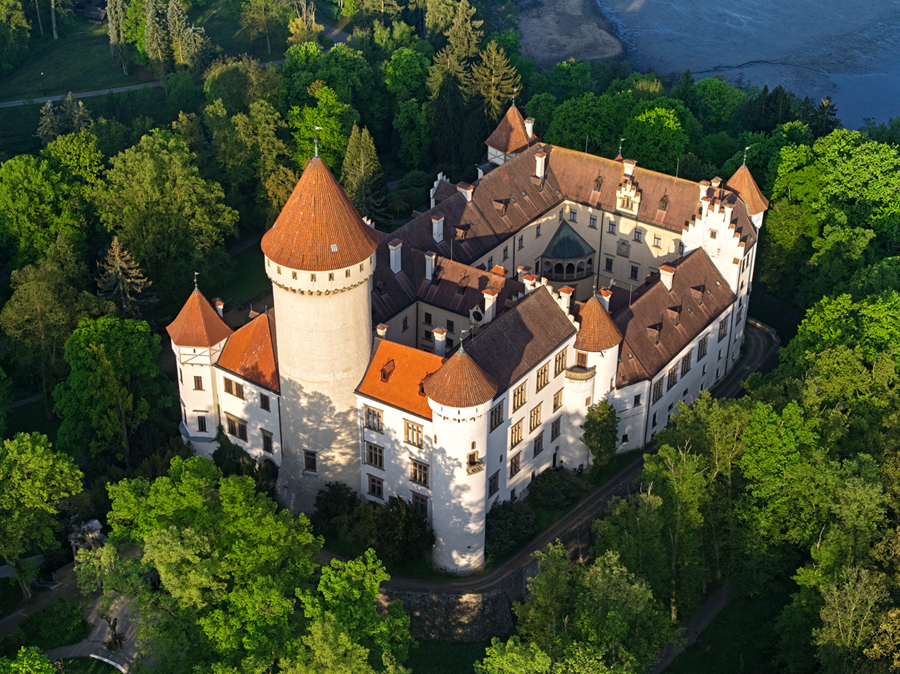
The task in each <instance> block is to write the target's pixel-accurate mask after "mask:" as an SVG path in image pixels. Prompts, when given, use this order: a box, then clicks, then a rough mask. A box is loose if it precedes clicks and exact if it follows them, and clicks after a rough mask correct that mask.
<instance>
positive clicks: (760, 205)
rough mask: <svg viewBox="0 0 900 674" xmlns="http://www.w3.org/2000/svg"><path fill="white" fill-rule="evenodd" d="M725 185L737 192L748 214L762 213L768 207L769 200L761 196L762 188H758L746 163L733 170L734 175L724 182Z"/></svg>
mask: <svg viewBox="0 0 900 674" xmlns="http://www.w3.org/2000/svg"><path fill="white" fill-rule="evenodd" d="M725 187H728V188H729V189H732V190H734V191H735V192H737V194H738V196H739V197H740V198H741V200H742V201H743V202H744V203H745V204H746V205H747V212H748V213H749V214H750V215H756V214H757V213H763V212H765V211H766V210H767V209H768V208H769V200H768V199H766V198H765V197H764V196H763V193H762V190H760V189H759V186H758V185H757V184H756V181H755V180H754V179H753V176H752V175H751V174H750V169H748V168H747V166H746V165H743V166H741V167H740V168H739V169H738V170H737V171H735V172H734V175H733V176H731V178H729V180H728V182H727V183H725Z"/></svg>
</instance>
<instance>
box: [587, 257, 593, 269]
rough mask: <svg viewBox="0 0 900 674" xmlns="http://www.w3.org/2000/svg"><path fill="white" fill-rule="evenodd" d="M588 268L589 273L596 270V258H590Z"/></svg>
mask: <svg viewBox="0 0 900 674" xmlns="http://www.w3.org/2000/svg"><path fill="white" fill-rule="evenodd" d="M587 268H588V271H591V270H592V269H593V268H594V258H592V257H589V258H588V260H587Z"/></svg>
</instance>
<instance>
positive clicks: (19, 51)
mask: <svg viewBox="0 0 900 674" xmlns="http://www.w3.org/2000/svg"><path fill="white" fill-rule="evenodd" d="M30 36H31V24H29V23H28V19H26V18H25V12H24V11H23V9H22V3H21V0H0V73H8V72H9V71H11V70H12V69H13V68H14V67H15V66H16V64H18V62H19V60H20V59H21V58H22V56H23V55H24V54H25V53H26V51H27V49H28V38H29V37H30Z"/></svg>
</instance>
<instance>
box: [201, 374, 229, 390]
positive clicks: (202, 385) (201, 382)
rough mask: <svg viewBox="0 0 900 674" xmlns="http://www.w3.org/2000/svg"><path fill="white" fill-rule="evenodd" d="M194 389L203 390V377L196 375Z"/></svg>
mask: <svg viewBox="0 0 900 674" xmlns="http://www.w3.org/2000/svg"><path fill="white" fill-rule="evenodd" d="M226 381H227V380H226ZM194 390H195V391H202V390H203V377H194Z"/></svg>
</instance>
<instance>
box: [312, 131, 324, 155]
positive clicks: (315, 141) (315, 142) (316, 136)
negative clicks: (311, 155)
mask: <svg viewBox="0 0 900 674" xmlns="http://www.w3.org/2000/svg"><path fill="white" fill-rule="evenodd" d="M321 128H322V127H321V126H313V129H314V131H313V145H314V146H315V150H314V152H315V156H316V157H318V156H319V134H318V131H319V130H321Z"/></svg>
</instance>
